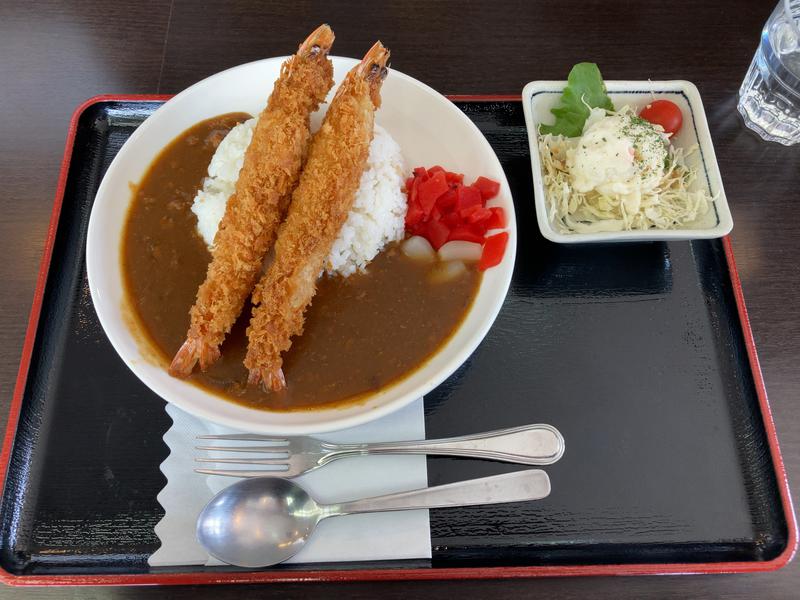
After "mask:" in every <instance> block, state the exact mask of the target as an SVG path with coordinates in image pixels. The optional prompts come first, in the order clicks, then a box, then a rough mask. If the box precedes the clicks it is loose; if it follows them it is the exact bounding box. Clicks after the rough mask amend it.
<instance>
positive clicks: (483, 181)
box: [472, 176, 500, 200]
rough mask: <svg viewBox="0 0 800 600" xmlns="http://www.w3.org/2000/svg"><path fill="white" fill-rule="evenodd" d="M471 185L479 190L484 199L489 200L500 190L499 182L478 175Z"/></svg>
mask: <svg viewBox="0 0 800 600" xmlns="http://www.w3.org/2000/svg"><path fill="white" fill-rule="evenodd" d="M472 185H473V186H474V187H476V188H478V189H479V190H480V192H481V197H482V198H483V199H484V200H491V199H492V198H494V197H495V196H497V194H498V193H499V192H500V184H499V183H498V182H496V181H494V180H492V179H488V178H487V177H483V176H480V177H478V178H477V179H476V180H475V183H473V184H472Z"/></svg>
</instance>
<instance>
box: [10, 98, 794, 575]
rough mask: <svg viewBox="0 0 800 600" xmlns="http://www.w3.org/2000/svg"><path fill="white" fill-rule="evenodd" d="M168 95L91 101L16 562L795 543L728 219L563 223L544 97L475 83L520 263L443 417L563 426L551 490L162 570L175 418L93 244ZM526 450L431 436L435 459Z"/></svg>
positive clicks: (440, 433) (526, 568) (685, 561)
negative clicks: (123, 343)
mask: <svg viewBox="0 0 800 600" xmlns="http://www.w3.org/2000/svg"><path fill="white" fill-rule="evenodd" d="M162 100H163V99H154V98H153V99H143V98H137V99H131V98H111V97H104V98H99V99H94V100H93V101H90V102H88V103H87V104H86V105H84V106H83V107H81V110H79V111H78V112H76V116H75V119H74V120H73V128H72V133H71V135H70V142H69V143H68V147H67V153H66V157H65V162H64V173H63V177H62V181H61V184H60V186H59V194H58V196H57V201H56V210H55V212H54V221H53V226H52V227H51V237H50V241H49V243H48V250H47V256H46V257H45V261H44V266H43V276H42V278H41V280H40V284H41V285H40V288H39V290H38V292H37V297H36V299H35V302H34V308H33V311H32V317H31V327H30V330H29V335H28V339H27V341H26V345H25V349H24V352H23V361H22V365H21V368H20V378H19V381H18V386H17V390H16V393H15V398H14V402H13V406H12V412H11V417H10V423H9V430H8V437H7V439H6V444H5V446H4V453H3V456H2V459H3V460H2V464H3V466H6V463H7V477H6V481H5V488H4V492H3V497H2V538H0V544H1V546H0V566H2V568H3V570H5V572H6V574H5V575H4V580H5V581H7V582H8V583H17V584H24V583H109V582H114V583H158V582H161V583H199V582H210V581H232V580H235V581H249V580H268V579H277V580H298V579H303V580H306V579H309V578H312V579H313V578H316V579H327V580H342V579H378V578H439V577H507V576H528V575H542V574H574V573H583V574H589V573H666V572H721V571H756V570H770V569H776V568H779V567H781V566H783V565H784V564H786V562H788V561H789V560H790V558H791V555H792V552H793V550H794V547H795V545H796V539H797V536H796V528H795V521H794V515H793V514H792V513H791V508H790V507H791V505H790V503H789V496H788V488H787V486H786V481H785V475H784V471H783V465H782V463H781V460H780V454H779V452H778V448H777V440H776V439H775V431H774V428H773V425H772V421H771V418H770V415H769V407H768V405H767V401H766V395H765V393H764V389H763V382H762V380H761V374H760V372H759V370H758V363H757V360H756V357H755V349H754V347H753V346H752V337H751V335H750V329H749V325H748V323H747V320H746V313H745V312H744V305H743V303H742V299H741V290H740V288H739V285H738V277H737V276H736V273H735V268H732V267H733V263H732V254H731V253H730V243H729V241H728V240H713V241H696V242H676V243H637V244H624V245H623V244H619V245H605V246H603V245H591V246H579V247H578V246H561V245H557V244H552V243H549V242H547V241H545V240H544V239H543V238H541V236H540V235H539V233H538V229H537V225H536V217H535V212H534V205H533V197H532V184H531V168H530V157H529V152H528V142H527V137H526V131H525V126H524V120H523V115H522V107H521V105H520V102H519V101H518V100H512V99H508V98H505V99H499V98H491V97H490V98H481V99H478V98H470V99H468V98H461V99H456V102H457V104H458V106H459V107H460V108H461V109H462V110H463V111H464V112H465V113H466V114H467V115H468V116H469V117H470V118H471V119H472V120H473V121H474V122H475V123H476V124H477V125H478V127H479V128H480V129H481V130H482V131H483V132H484V134H485V135H486V137H487V138H488V140H489V141H490V142H491V144H492V146H493V147H494V148H495V150H496V152H497V154H498V155H499V157H500V160H501V161H502V163H503V166H504V168H505V170H506V173H507V175H508V178H509V182H510V184H511V187H512V191H513V195H514V198H515V202H516V210H517V219H518V223H519V231H520V236H519V247H518V250H517V266H516V270H515V273H514V279H513V282H512V285H511V290H510V292H509V295H508V298H507V300H506V302H505V305H504V307H503V310H502V311H501V313H500V316H499V317H498V319H497V321H496V323H495V324H494V326H493V327H492V330H491V331H490V333H489V335H488V336H487V338H486V339H485V340H484V342H483V343H482V344H481V345H480V347H479V348H478V349H477V350H476V351H475V353H474V354H473V355H472V356H471V357H470V358H469V360H468V361H467V362H466V363H465V364H464V365H463V366H462V367H461V368H460V369H459V370H458V371H457V372H456V373H455V374H454V375H453V376H452V377H451V378H450V379H449V380H448V381H446V382H445V383H444V384H443V385H441V386H440V387H439V388H437V389H436V390H435V391H434V392H432V393H431V394H429V395H428V396H427V397H426V398H425V420H426V428H427V433H428V436H429V437H444V436H450V435H460V434H464V433H469V432H474V431H483V430H489V429H494V428H500V427H506V426H512V425H518V424H521V423H531V422H546V423H551V424H553V425H555V426H556V427H558V428H559V429H560V430H561V432H562V433H563V434H564V437H565V439H566V442H567V452H566V454H565V455H564V457H563V459H562V460H561V461H560V462H559V463H557V464H556V465H553V466H552V467H548V472H549V474H550V477H551V479H552V483H553V492H552V494H551V495H550V497H549V498H547V499H546V500H544V501H540V502H535V503H529V504H511V505H501V506H492V507H482V508H470V509H447V510H438V511H432V512H431V547H432V553H433V558H432V560H430V561H397V562H393V563H384V562H374V563H363V564H357V565H356V564H352V565H351V564H345V565H342V564H335V565H313V566H311V568H313V571H311V570H309V567H308V566H303V565H294V566H281V567H277V568H274V569H270V570H268V571H263V572H260V573H252V572H242V571H235V570H231V569H224V568H215V569H207V568H191V569H182V568H171V569H157V570H156V569H150V568H149V567H148V565H147V558H148V556H149V555H150V554H151V553H152V552H153V551H154V550H155V549H156V548H157V547H158V544H159V542H158V538H157V537H156V535H155V533H154V532H153V527H154V526H155V525H156V523H158V521H159V519H160V518H161V516H162V512H163V511H162V509H161V507H160V505H159V504H158V502H157V501H156V495H157V494H158V492H159V491H160V490H161V488H162V487H163V485H164V483H165V479H164V477H163V476H162V474H161V472H160V471H159V464H160V463H161V461H162V460H163V459H164V458H165V456H166V454H167V448H166V446H165V445H164V443H163V441H162V435H163V434H164V432H165V431H166V430H167V429H168V427H169V426H170V419H169V418H168V416H167V415H166V413H165V411H164V402H163V401H162V400H161V399H160V398H158V397H157V396H155V395H154V394H153V393H151V392H150V391H149V390H148V389H147V388H146V387H145V386H144V385H143V384H141V383H140V382H139V381H138V380H137V379H136V378H135V377H134V375H133V374H132V373H131V372H130V371H129V370H128V369H127V368H126V367H125V365H124V364H123V362H122V361H121V360H120V359H119V358H118V356H117V355H116V353H115V352H114V350H113V349H112V347H111V345H110V343H109V342H108V340H107V339H106V337H105V335H104V333H103V331H102V329H101V328H100V325H99V323H98V320H97V317H96V315H95V312H94V308H93V306H92V302H91V298H90V295H89V290H88V285H87V281H86V270H85V263H84V246H85V236H86V228H87V224H88V219H89V213H90V210H91V207H92V202H93V200H94V195H95V192H96V190H97V186H98V185H99V183H100V180H101V178H102V176H103V173H104V172H105V169H106V168H107V167H108V165H109V163H110V161H111V159H112V158H113V157H114V155H115V154H116V153H117V151H118V150H119V148H120V147H121V146H122V144H123V143H124V142H125V140H126V139H127V138H128V137H129V136H130V135H131V133H132V132H133V131H134V129H136V127H137V126H138V125H139V124H140V123H141V122H142V121H143V120H144V119H146V118H147V116H148V115H150V114H151V113H152V112H153V111H154V110H155V109H156V108H158V106H159V105H160V103H161V101H162ZM73 138H74V139H73ZM62 196H63V204H62V205H61V207H60V212H59V204H60V203H61V198H62ZM50 253H52V258H50ZM48 261H49V269H48ZM40 309H41V311H40ZM37 324H38V327H37ZM17 419H18V422H17ZM514 468H516V467H514V466H511V465H503V464H499V463H492V462H482V461H474V460H466V459H449V458H430V459H428V479H429V482H430V484H439V483H445V482H449V481H456V480H459V479H465V478H472V477H477V476H482V475H489V474H493V473H499V472H504V471H509V470H513V469H514Z"/></svg>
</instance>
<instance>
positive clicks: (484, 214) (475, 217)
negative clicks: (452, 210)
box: [465, 206, 492, 224]
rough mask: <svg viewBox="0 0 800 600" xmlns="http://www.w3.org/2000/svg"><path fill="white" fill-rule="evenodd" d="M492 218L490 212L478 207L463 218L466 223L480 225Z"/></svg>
mask: <svg viewBox="0 0 800 600" xmlns="http://www.w3.org/2000/svg"><path fill="white" fill-rule="evenodd" d="M491 216H492V211H490V210H489V209H488V208H483V207H482V206H478V207H477V208H475V210H471V211H470V213H469V214H468V215H467V216H466V217H465V220H466V221H467V223H470V224H472V223H480V222H481V221H485V220H487V219H488V218H489V217H491Z"/></svg>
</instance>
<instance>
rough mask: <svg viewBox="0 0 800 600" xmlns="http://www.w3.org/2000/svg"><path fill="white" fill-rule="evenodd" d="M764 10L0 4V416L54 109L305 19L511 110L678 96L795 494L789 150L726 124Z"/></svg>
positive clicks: (653, 586) (744, 586)
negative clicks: (580, 71) (557, 102)
mask: <svg viewBox="0 0 800 600" xmlns="http://www.w3.org/2000/svg"><path fill="white" fill-rule="evenodd" d="M773 6H774V2H772V1H769V0H767V1H761V2H758V1H752V0H751V1H749V2H748V1H744V0H736V1H735V0H714V1H707V2H694V1H690V0H673V1H672V2H652V1H650V2H646V1H642V2H614V1H613V0H612V1H608V0H603V1H595V0H586V1H578V0H572V1H567V0H548V1H537V2H525V1H521V0H520V1H515V2H491V3H490V2H486V3H480V2H476V1H474V0H461V1H459V2H437V1H435V0H427V1H419V2H409V1H396V0H395V1H388V2H373V3H362V2H354V1H348V2H330V1H329V2H303V1H298V0H285V1H282V2H259V1H257V0H237V1H233V2H229V3H224V4H223V3H220V4H216V5H211V4H209V5H207V6H201V3H199V2H192V1H191V0H174V1H172V2H169V1H159V0H126V1H114V2H109V1H107V0H106V1H102V0H61V1H38V2H25V1H13V0H2V2H0V182H2V186H3V189H4V190H5V192H3V193H2V194H0V256H2V257H3V258H2V260H0V282H2V284H0V340H1V342H0V405H1V406H2V410H1V411H0V412H1V413H2V417H3V419H4V418H5V414H6V411H7V407H8V403H9V400H10V397H11V393H12V389H13V385H14V380H15V377H16V370H17V364H18V361H19V357H20V352H21V348H22V340H23V336H24V332H25V326H26V321H27V316H28V311H29V309H30V305H31V299H32V296H33V290H34V285H35V281H36V274H37V271H38V267H39V261H40V258H41V254H42V249H43V243H44V239H45V234H46V230H47V225H48V220H49V216H50V210H51V204H52V201H53V194H54V190H55V184H56V179H57V175H58V170H59V163H60V160H61V155H62V152H63V146H64V140H65V137H66V131H67V123H68V120H69V116H70V114H71V113H72V111H73V109H74V108H75V106H76V105H78V104H79V103H80V102H82V101H83V100H85V99H86V98H88V97H90V96H93V95H96V94H102V93H130V94H133V93H139V94H144V93H148V94H152V93H161V94H171V93H175V92H178V91H180V90H181V89H183V88H185V87H186V86H188V85H190V84H191V83H194V82H195V81H198V80H200V79H202V78H204V77H206V76H208V75H211V74H213V73H215V72H217V71H220V70H222V69H225V68H227V67H231V66H233V65H237V64H240V63H244V62H248V61H252V60H256V59H259V58H264V57H268V56H274V55H282V54H287V53H290V52H291V51H292V50H293V49H294V47H295V46H296V44H297V42H298V40H300V39H302V38H303V36H304V34H305V33H306V32H308V31H310V30H311V29H312V28H313V27H314V26H315V25H317V24H319V23H321V22H328V23H330V24H331V25H332V26H333V27H334V28H335V30H336V34H337V41H336V54H340V55H345V56H359V55H361V54H362V53H363V52H364V50H365V49H366V48H367V47H368V46H369V45H370V44H371V43H372V42H373V41H374V40H375V39H376V38H380V39H381V40H382V41H383V42H385V43H386V44H387V45H388V46H389V47H390V48H391V49H392V66H393V67H395V68H397V69H398V70H401V71H404V72H405V73H408V74H409V75H412V76H414V77H416V78H418V79H420V80H421V81H424V82H426V83H428V84H429V85H431V86H433V87H434V88H436V89H437V90H439V91H440V92H443V93H450V94H470V93H476V94H488V93H497V94H518V93H519V92H520V90H521V89H522V87H523V85H524V84H525V83H526V82H528V81H530V80H532V79H563V78H564V76H565V75H566V73H567V72H568V71H569V68H570V67H571V65H572V64H574V63H575V62H578V61H581V60H591V61H595V62H597V63H599V64H600V67H601V69H602V72H603V75H604V76H605V77H606V78H608V79H643V78H648V77H649V78H651V79H688V80H690V81H692V82H694V83H695V84H696V85H697V87H698V88H699V89H700V93H701V95H702V97H703V101H704V104H705V108H706V112H707V114H708V120H709V125H710V128H711V134H712V137H713V139H714V145H715V148H716V152H717V157H718V159H719V165H720V170H721V172H722V178H723V181H724V184H725V188H726V191H727V195H728V201H729V203H730V205H731V210H732V212H733V218H734V222H735V228H734V233H733V246H734V250H735V254H736V259H737V263H738V265H739V271H740V275H741V278H742V281H743V284H744V292H745V297H746V299H747V305H748V309H749V313H750V318H751V322H752V326H753V330H754V333H755V338H756V343H757V346H758V349H759V354H760V358H761V364H762V368H763V371H764V377H765V380H766V385H767V390H768V392H769V397H770V400H771V404H772V409H773V413H774V418H775V421H776V424H777V429H778V435H779V439H780V442H781V448H782V450H783V456H784V461H785V463H786V467H787V471H788V475H789V480H790V483H794V484H795V485H794V486H793V490H794V491H795V493H796V492H797V490H799V489H800V487H799V486H798V485H797V484H798V482H800V410H798V405H797V392H798V390H800V367H798V365H800V347H798V344H797V341H798V340H799V339H800V303H798V302H797V301H796V299H797V290H798V289H800V266H798V265H800V262H798V261H799V260H800V252H798V249H799V248H800V234H798V231H799V230H800V207H799V206H798V191H799V190H800V147H794V148H784V147H782V146H778V145H774V144H767V143H765V142H762V141H761V140H760V139H759V138H757V137H756V136H755V135H753V134H751V133H750V132H749V131H748V130H747V129H746V128H745V127H744V126H743V124H742V121H741V119H740V118H739V115H738V113H737V111H736V94H737V90H738V87H739V84H740V82H741V80H742V78H743V76H744V74H745V71H746V69H747V66H748V64H749V62H750V59H751V58H752V55H753V51H754V50H755V48H756V45H757V43H758V36H759V32H760V29H761V26H762V24H763V23H764V21H765V20H766V19H767V17H768V16H769V13H770V11H771V10H772V7H773ZM798 590H800V564H798V562H797V561H795V562H793V563H792V564H790V565H789V566H788V567H786V568H784V569H783V570H782V571H779V572H776V573H770V574H760V575H726V576H685V577H640V578H584V579H550V580H529V581H487V582H427V583H423V582H420V583H414V582H410V583H386V584H381V585H378V584H348V585H336V586H333V585H331V584H328V585H318V584H314V585H303V586H299V585H295V586H283V585H281V586H267V587H265V588H262V589H259V590H255V589H252V588H250V589H244V588H225V589H214V590H212V589H199V588H171V589H154V588H149V589H123V588H104V589H97V588H92V589H76V590H70V589H53V590H44V589H41V590H19V589H12V588H0V598H16V597H18V596H19V597H33V598H38V597H42V598H107V597H116V598H143V597H144V598H150V597H165V598H166V597H169V598H197V597H200V598H202V597H214V598H219V599H224V598H238V597H241V596H242V595H245V594H247V593H248V592H249V593H252V594H253V595H258V597H317V596H322V597H324V596H327V595H331V594H333V593H336V594H341V595H342V597H354V598H372V597H375V596H378V595H379V596H381V597H382V598H385V599H388V598H401V597H403V598H404V597H412V596H413V597H434V596H442V595H444V594H447V595H448V596H454V595H460V596H462V597H465V598H466V597H476V598H478V597H486V596H492V597H494V598H497V599H498V600H500V598H517V597H527V596H533V595H534V594H536V595H540V594H541V595H545V594H546V595H549V596H555V597H559V598H580V597H585V596H588V595H592V596H596V597H609V598H643V597H658V598H684V597H691V598H717V597H721V596H725V597H730V598H753V597H760V598H790V597H794V598H796V597H798V596H799V595H800V592H798Z"/></svg>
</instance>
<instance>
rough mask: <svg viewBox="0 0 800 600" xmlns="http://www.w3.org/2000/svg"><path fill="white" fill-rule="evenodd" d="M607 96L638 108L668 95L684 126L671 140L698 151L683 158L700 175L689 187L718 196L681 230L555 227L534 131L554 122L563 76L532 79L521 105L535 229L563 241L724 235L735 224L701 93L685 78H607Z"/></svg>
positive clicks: (621, 104)
mask: <svg viewBox="0 0 800 600" xmlns="http://www.w3.org/2000/svg"><path fill="white" fill-rule="evenodd" d="M605 83H606V88H607V89H608V95H609V97H610V98H611V101H612V102H613V103H614V106H615V107H617V108H620V107H622V106H624V105H625V104H630V105H632V106H634V107H636V109H637V110H638V109H641V108H643V107H644V106H646V105H647V104H648V103H649V102H652V101H653V100H657V99H665V100H671V101H672V102H674V103H675V104H677V105H678V107H679V108H680V109H681V112H682V113H683V127H681V130H680V131H679V132H678V134H677V135H676V136H674V137H673V138H672V140H673V144H674V145H675V146H676V147H680V148H689V147H691V146H693V145H695V144H697V145H698V147H699V152H696V153H694V154H693V155H692V156H690V157H688V159H687V163H688V164H689V165H690V166H694V167H697V169H698V171H699V176H698V177H697V180H696V181H695V182H694V184H693V188H692V189H698V186H699V187H702V188H705V189H706V190H707V191H708V192H709V193H710V194H711V196H712V197H715V196H716V199H715V200H714V203H713V206H712V207H711V208H710V210H709V211H708V212H707V213H706V214H705V215H704V216H703V217H700V218H699V219H698V221H697V222H695V223H693V224H691V225H689V226H686V227H685V228H682V229H669V230H662V229H649V230H646V231H618V232H617V231H615V232H597V233H561V232H559V231H556V230H555V228H554V227H553V224H552V222H551V220H550V218H549V215H548V214H547V206H546V202H545V190H544V182H543V181H542V164H541V160H540V158H539V144H538V139H537V134H538V131H539V124H540V123H548V124H550V123H552V122H553V120H554V118H555V117H553V115H552V113H551V112H550V109H551V108H553V106H555V105H556V103H557V102H558V99H559V98H560V96H561V93H562V92H563V90H564V87H565V86H566V85H567V82H566V81H532V82H530V83H529V84H527V85H526V86H525V88H524V89H523V90H522V108H523V110H524V112H525V124H526V126H527V128H528V141H529V142H530V149H531V168H532V170H533V187H534V192H535V196H536V218H537V220H538V221H539V230H540V231H541V232H542V235H543V236H544V237H546V238H547V239H548V240H551V241H553V242H559V243H562V244H576V243H582V242H635V241H647V240H692V239H705V238H717V237H722V236H725V235H727V234H729V233H730V232H731V229H733V219H732V217H731V211H730V209H729V208H728V200H727V198H726V197H725V190H724V189H723V187H722V179H721V177H720V175H719V166H718V165H717V157H716V156H715V155H714V146H713V144H712V143H711V134H710V133H709V131H708V121H707V120H706V113H705V110H704V109H703V102H702V100H700V93H699V92H698V91H697V88H696V87H695V85H694V84H693V83H690V82H688V81H606V82H605Z"/></svg>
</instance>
